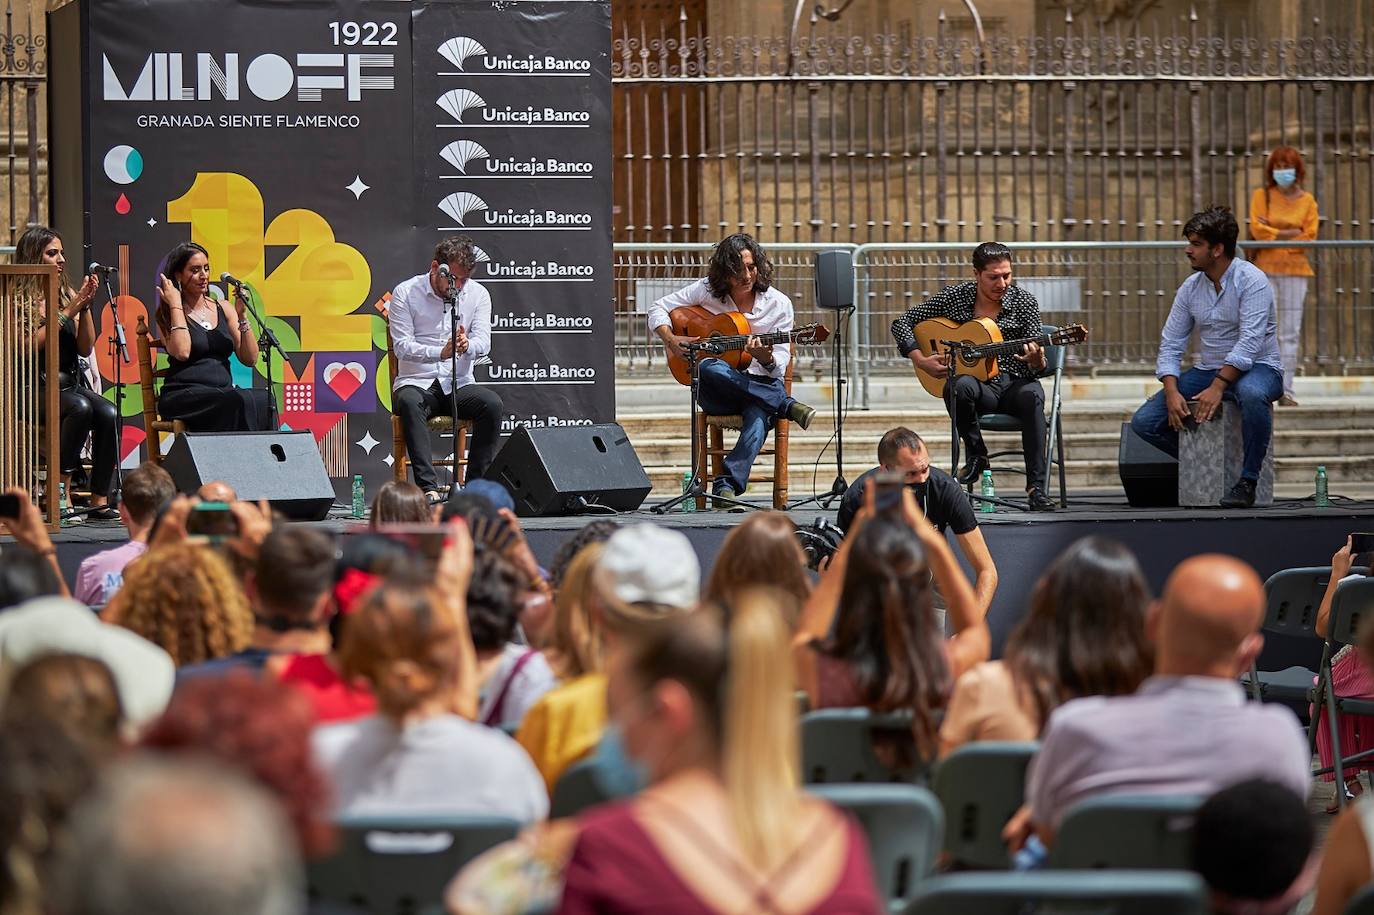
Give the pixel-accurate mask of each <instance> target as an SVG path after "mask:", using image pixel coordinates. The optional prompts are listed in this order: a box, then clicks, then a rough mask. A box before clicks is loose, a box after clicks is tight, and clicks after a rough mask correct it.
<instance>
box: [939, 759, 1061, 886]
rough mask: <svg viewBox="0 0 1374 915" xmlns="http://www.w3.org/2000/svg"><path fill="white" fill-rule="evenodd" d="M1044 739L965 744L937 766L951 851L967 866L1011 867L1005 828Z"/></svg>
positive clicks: (947, 847) (1022, 796)
mask: <svg viewBox="0 0 1374 915" xmlns="http://www.w3.org/2000/svg"><path fill="white" fill-rule="evenodd" d="M1039 749H1040V744H1038V743H1035V742H1033V741H1031V742H1025V743H1017V742H1011V741H980V742H978V743H970V744H965V745H964V746H962V747H959V748H958V749H957V750H955V751H954V752H953V753H951V754H949V756H947V757H945V758H944V759H943V760H942V761H941V762H940V765H939V767H938V768H937V769H936V770H935V779H934V787H935V794H936V796H937V797H939V798H940V804H941V806H943V807H944V811H945V852H946V853H947V854H948V855H949V856H950V858H951V859H952V860H953V862H954V863H955V864H958V865H961V866H964V867H977V868H998V869H1004V868H1007V867H1010V866H1011V856H1010V855H1009V854H1008V853H1007V847H1006V844H1005V843H1003V841H1002V827H1004V826H1006V825H1007V821H1008V820H1010V819H1011V817H1012V814H1014V813H1016V811H1017V810H1018V809H1019V808H1020V807H1021V804H1022V802H1023V801H1024V799H1025V793H1026V791H1025V789H1026V767H1027V766H1029V765H1030V761H1031V757H1032V756H1034V755H1035V753H1036V751H1037V750H1039Z"/></svg>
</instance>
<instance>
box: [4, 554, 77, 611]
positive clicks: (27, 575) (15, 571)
mask: <svg viewBox="0 0 1374 915" xmlns="http://www.w3.org/2000/svg"><path fill="white" fill-rule="evenodd" d="M61 593H62V579H61V578H60V577H59V576H58V574H57V572H56V571H54V570H53V567H52V563H51V562H49V561H48V559H47V557H46V556H40V555H39V554H38V553H35V552H34V551H33V550H31V549H29V548H28V547H26V546H24V545H23V544H19V543H6V544H4V545H3V546H0V612H4V611H5V610H8V609H9V608H10V607H17V606H19V605H20V604H22V603H24V602H25V601H28V600H33V599H34V598H36V597H49V596H56V595H59V594H61Z"/></svg>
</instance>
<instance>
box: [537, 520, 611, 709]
mask: <svg viewBox="0 0 1374 915" xmlns="http://www.w3.org/2000/svg"><path fill="white" fill-rule="evenodd" d="M604 551H605V543H604V541H602V542H592V543H589V544H587V545H586V546H584V547H583V548H582V550H581V552H579V553H578V554H577V555H576V556H574V557H573V559H572V561H571V562H570V563H568V567H567V571H566V572H565V573H564V575H563V584H562V586H561V587H559V589H558V593H557V595H556V596H555V598H554V614H553V620H552V624H551V625H550V626H549V637H548V639H547V646H546V647H545V648H544V656H545V657H546V658H547V659H548V663H549V668H550V669H551V670H552V671H553V675H554V677H556V678H557V680H558V682H559V683H560V684H568V683H571V682H572V681H574V680H576V679H578V678H579V677H584V676H587V675H589V674H599V673H601V670H602V666H601V653H602V652H601V649H602V645H601V642H602V639H601V627H600V616H599V615H598V614H595V613H593V611H592V603H593V595H592V589H593V584H592V573H594V572H595V571H596V566H597V563H598V562H600V561H601V554H602V552H604Z"/></svg>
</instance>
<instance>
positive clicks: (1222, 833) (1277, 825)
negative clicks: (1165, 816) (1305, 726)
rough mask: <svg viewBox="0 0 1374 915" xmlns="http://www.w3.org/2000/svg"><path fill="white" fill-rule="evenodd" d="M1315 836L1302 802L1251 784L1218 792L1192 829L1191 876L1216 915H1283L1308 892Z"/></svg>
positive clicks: (1267, 785) (1280, 789)
mask: <svg viewBox="0 0 1374 915" xmlns="http://www.w3.org/2000/svg"><path fill="white" fill-rule="evenodd" d="M1315 842H1316V830H1315V829H1314V828H1313V826H1312V818H1311V817H1310V816H1309V815H1308V813H1307V805H1306V804H1305V803H1304V802H1303V799H1302V798H1301V797H1299V796H1298V795H1296V794H1294V793H1293V792H1292V791H1291V790H1289V789H1288V788H1285V787H1284V786H1283V785H1279V784H1276V783H1274V782H1270V781H1265V780H1263V779H1250V780H1248V781H1243V782H1239V783H1237V784H1234V785H1231V786H1230V787H1228V788H1223V789H1221V790H1220V791H1218V792H1217V793H1216V794H1214V795H1212V796H1211V797H1210V798H1208V799H1207V800H1206V801H1205V802H1204V803H1203V804H1202V806H1201V807H1200V808H1199V809H1198V812H1197V818H1196V820H1194V822H1193V855H1192V864H1193V869H1194V870H1195V871H1197V872H1198V874H1199V875H1201V877H1202V879H1203V880H1205V881H1207V886H1208V889H1209V890H1210V892H1211V906H1210V908H1211V911H1212V912H1213V913H1215V915H1282V913H1286V912H1290V911H1292V909H1293V907H1294V906H1295V905H1297V903H1298V901H1299V900H1301V899H1302V898H1303V897H1304V896H1305V895H1307V893H1308V892H1309V891H1310V890H1311V889H1312V883H1313V878H1314V877H1315V876H1316V870H1317V869H1316V861H1317V859H1316V856H1315V855H1314V854H1313V852H1314V846H1315Z"/></svg>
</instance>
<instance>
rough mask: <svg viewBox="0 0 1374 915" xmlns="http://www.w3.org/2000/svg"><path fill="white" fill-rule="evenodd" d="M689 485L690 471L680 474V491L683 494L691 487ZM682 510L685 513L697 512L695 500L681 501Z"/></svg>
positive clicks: (690, 480) (690, 481)
mask: <svg viewBox="0 0 1374 915" xmlns="http://www.w3.org/2000/svg"><path fill="white" fill-rule="evenodd" d="M691 485H692V471H690V470H688V471H684V472H683V474H682V491H683V492H686V491H687V487H688V486H691ZM682 510H683V511H685V512H694V511H696V510H697V500H696V499H683V500H682Z"/></svg>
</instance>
